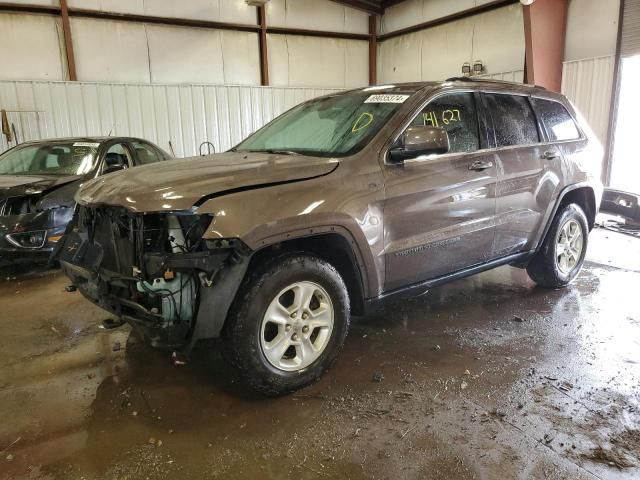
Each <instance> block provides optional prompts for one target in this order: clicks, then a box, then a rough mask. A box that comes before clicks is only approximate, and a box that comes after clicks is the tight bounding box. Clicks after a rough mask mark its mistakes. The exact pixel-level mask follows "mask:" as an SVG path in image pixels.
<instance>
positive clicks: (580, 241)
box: [527, 203, 589, 288]
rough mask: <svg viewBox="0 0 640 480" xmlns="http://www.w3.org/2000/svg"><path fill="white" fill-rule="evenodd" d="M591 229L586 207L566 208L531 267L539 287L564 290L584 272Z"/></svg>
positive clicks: (554, 221) (528, 268)
mask: <svg viewBox="0 0 640 480" xmlns="http://www.w3.org/2000/svg"><path fill="white" fill-rule="evenodd" d="M588 235H589V226H588V223H587V217H586V216H585V214H584V211H583V210H582V208H580V207H579V206H578V205H576V204H575V203H571V204H569V205H566V206H565V207H564V208H563V209H562V210H560V211H559V212H558V213H557V214H556V216H555V217H554V219H553V223H552V224H551V228H550V229H549V231H548V232H547V236H546V238H545V239H544V242H543V244H542V247H541V248H540V251H539V252H538V253H537V254H536V255H535V257H533V260H531V262H530V263H529V265H528V266H527V273H528V274H529V276H530V277H531V279H532V280H533V281H534V282H536V284H538V286H541V287H545V288H560V287H565V286H566V285H568V284H569V283H570V282H571V281H572V280H573V279H574V278H575V277H576V276H577V275H578V273H580V269H581V268H582V264H583V263H584V258H585V255H586V253H587V243H588V238H589V237H588Z"/></svg>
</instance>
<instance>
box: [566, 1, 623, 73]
mask: <svg viewBox="0 0 640 480" xmlns="http://www.w3.org/2000/svg"><path fill="white" fill-rule="evenodd" d="M619 9H620V0H570V2H569V14H568V17H567V34H566V43H565V49H564V59H565V61H573V60H582V59H585V58H594V57H601V56H605V55H613V54H615V53H616V39H617V36H618V14H619Z"/></svg>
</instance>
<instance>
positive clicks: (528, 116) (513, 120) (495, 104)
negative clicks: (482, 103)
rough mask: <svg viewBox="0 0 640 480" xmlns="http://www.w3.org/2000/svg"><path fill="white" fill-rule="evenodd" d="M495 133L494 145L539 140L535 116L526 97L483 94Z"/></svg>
mask: <svg viewBox="0 0 640 480" xmlns="http://www.w3.org/2000/svg"><path fill="white" fill-rule="evenodd" d="M485 98H486V100H487V106H488V108H489V112H490V114H491V117H492V118H493V125H494V128H495V134H496V147H510V146H515V145H532V144H535V143H538V142H539V141H540V135H539V133H538V126H537V124H536V118H535V115H534V114H533V110H531V106H530V105H529V101H528V100H527V98H526V97H522V96H517V95H502V94H485Z"/></svg>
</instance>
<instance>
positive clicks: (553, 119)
mask: <svg viewBox="0 0 640 480" xmlns="http://www.w3.org/2000/svg"><path fill="white" fill-rule="evenodd" d="M531 101H532V102H533V107H534V108H535V109H536V112H538V116H539V117H540V119H541V120H542V123H543V124H544V126H545V128H546V130H547V134H548V135H549V140H560V141H562V140H575V139H577V138H580V132H579V131H578V128H577V127H576V124H575V122H574V121H573V118H571V115H569V112H567V109H566V108H564V106H563V105H562V104H561V103H558V102H554V101H552V100H544V99H542V98H532V99H531Z"/></svg>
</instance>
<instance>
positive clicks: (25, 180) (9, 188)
mask: <svg viewBox="0 0 640 480" xmlns="http://www.w3.org/2000/svg"><path fill="white" fill-rule="evenodd" d="M80 178H81V177H78V176H75V175H0V200H2V199H4V198H8V197H20V196H23V195H36V194H38V193H45V194H46V193H48V192H50V191H52V190H55V189H56V188H59V187H62V186H63V185H66V184H68V183H71V182H74V181H76V180H78V179H80Z"/></svg>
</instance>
